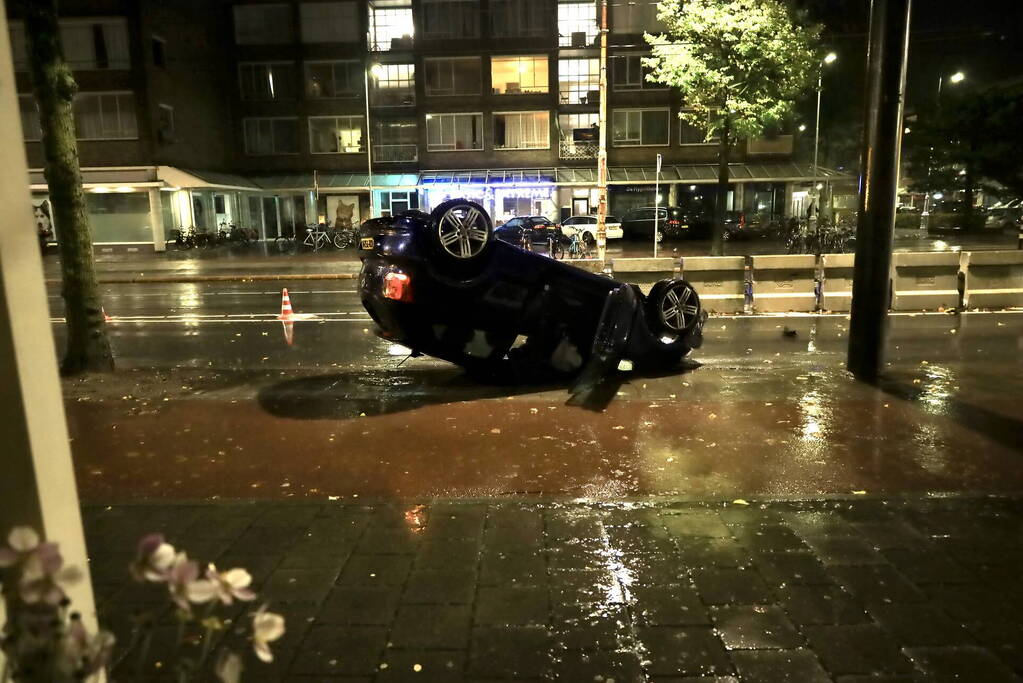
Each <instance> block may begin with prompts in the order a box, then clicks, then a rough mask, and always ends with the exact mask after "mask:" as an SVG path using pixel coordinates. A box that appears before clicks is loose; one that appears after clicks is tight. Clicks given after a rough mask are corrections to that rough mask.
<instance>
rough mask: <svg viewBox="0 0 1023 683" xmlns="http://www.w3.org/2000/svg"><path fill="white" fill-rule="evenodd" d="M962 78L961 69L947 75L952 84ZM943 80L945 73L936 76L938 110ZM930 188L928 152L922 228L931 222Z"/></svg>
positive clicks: (963, 75)
mask: <svg viewBox="0 0 1023 683" xmlns="http://www.w3.org/2000/svg"><path fill="white" fill-rule="evenodd" d="M964 80H966V74H964V73H963V72H962V71H956V72H955V73H954V74H952V75H950V76H949V77H948V82H949V83H951V84H952V85H957V84H959V83H962V82H963V81H964ZM944 82H945V75H944V74H942V75H940V76H938V96H937V98H936V99H935V109H936V110H940V109H941V86H942V85H943V84H944ZM930 151H932V152H933V151H934V148H933V147H931V149H930ZM932 189H933V188H931V157H930V154H928V155H927V194H925V195H924V210H923V211H922V212H921V213H920V228H921V229H923V230H926V229H927V228H928V227H929V226H930V222H931V190H932ZM935 199H940V197H935Z"/></svg>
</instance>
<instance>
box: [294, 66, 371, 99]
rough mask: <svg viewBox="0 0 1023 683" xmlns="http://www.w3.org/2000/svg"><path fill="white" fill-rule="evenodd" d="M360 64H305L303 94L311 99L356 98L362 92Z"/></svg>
mask: <svg viewBox="0 0 1023 683" xmlns="http://www.w3.org/2000/svg"><path fill="white" fill-rule="evenodd" d="M363 85H364V83H363V71H362V62H357V61H354V60H346V61H333V62H306V63H305V93H306V96H307V97H310V98H313V99H328V98H334V97H357V96H358V95H359V94H360V93H361V92H362V90H363Z"/></svg>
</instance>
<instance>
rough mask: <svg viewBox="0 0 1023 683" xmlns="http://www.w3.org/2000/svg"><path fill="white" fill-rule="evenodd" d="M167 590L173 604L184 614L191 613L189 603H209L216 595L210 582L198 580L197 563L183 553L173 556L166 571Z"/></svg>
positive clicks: (215, 590)
mask: <svg viewBox="0 0 1023 683" xmlns="http://www.w3.org/2000/svg"><path fill="white" fill-rule="evenodd" d="M167 589H168V590H169V591H170V594H171V599H172V600H173V601H174V604H176V605H177V606H178V607H179V608H180V609H181V610H182V611H185V612H191V609H192V607H191V603H196V604H200V603H204V602H209V601H210V600H212V599H213V598H215V597H216V595H217V589H216V586H215V585H214V584H213V582H212V581H209V580H208V579H200V578H199V565H198V563H196V561H195V560H190V559H188V555H187V554H185V553H183V552H181V553H178V554H177V555H175V556H174V561H173V562H172V563H171V566H170V568H169V569H168V570H167Z"/></svg>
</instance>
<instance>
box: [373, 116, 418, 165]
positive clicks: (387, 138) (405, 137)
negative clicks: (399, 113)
mask: <svg viewBox="0 0 1023 683" xmlns="http://www.w3.org/2000/svg"><path fill="white" fill-rule="evenodd" d="M373 140H374V141H375V142H374V143H373V161H374V162H397V161H415V160H416V159H418V158H419V126H418V125H417V123H416V120H415V119H389V120H383V121H376V122H374V124H373Z"/></svg>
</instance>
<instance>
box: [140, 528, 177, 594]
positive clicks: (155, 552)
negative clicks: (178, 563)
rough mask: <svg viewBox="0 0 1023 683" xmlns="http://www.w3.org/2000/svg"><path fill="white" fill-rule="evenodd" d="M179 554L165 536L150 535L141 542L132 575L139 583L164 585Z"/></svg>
mask: <svg viewBox="0 0 1023 683" xmlns="http://www.w3.org/2000/svg"><path fill="white" fill-rule="evenodd" d="M176 556H177V552H176V551H175V550H174V546H172V545H171V544H170V543H167V542H166V541H165V540H164V539H163V534H149V535H148V536H143V537H142V539H141V540H139V544H138V553H137V555H136V557H135V561H134V562H133V563H132V565H131V573H132V575H133V576H134V577H135V578H136V579H137V580H139V581H152V582H154V583H163V582H164V581H167V579H168V573H169V572H170V568H171V566H172V565H173V564H174V558H175V557H176Z"/></svg>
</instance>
